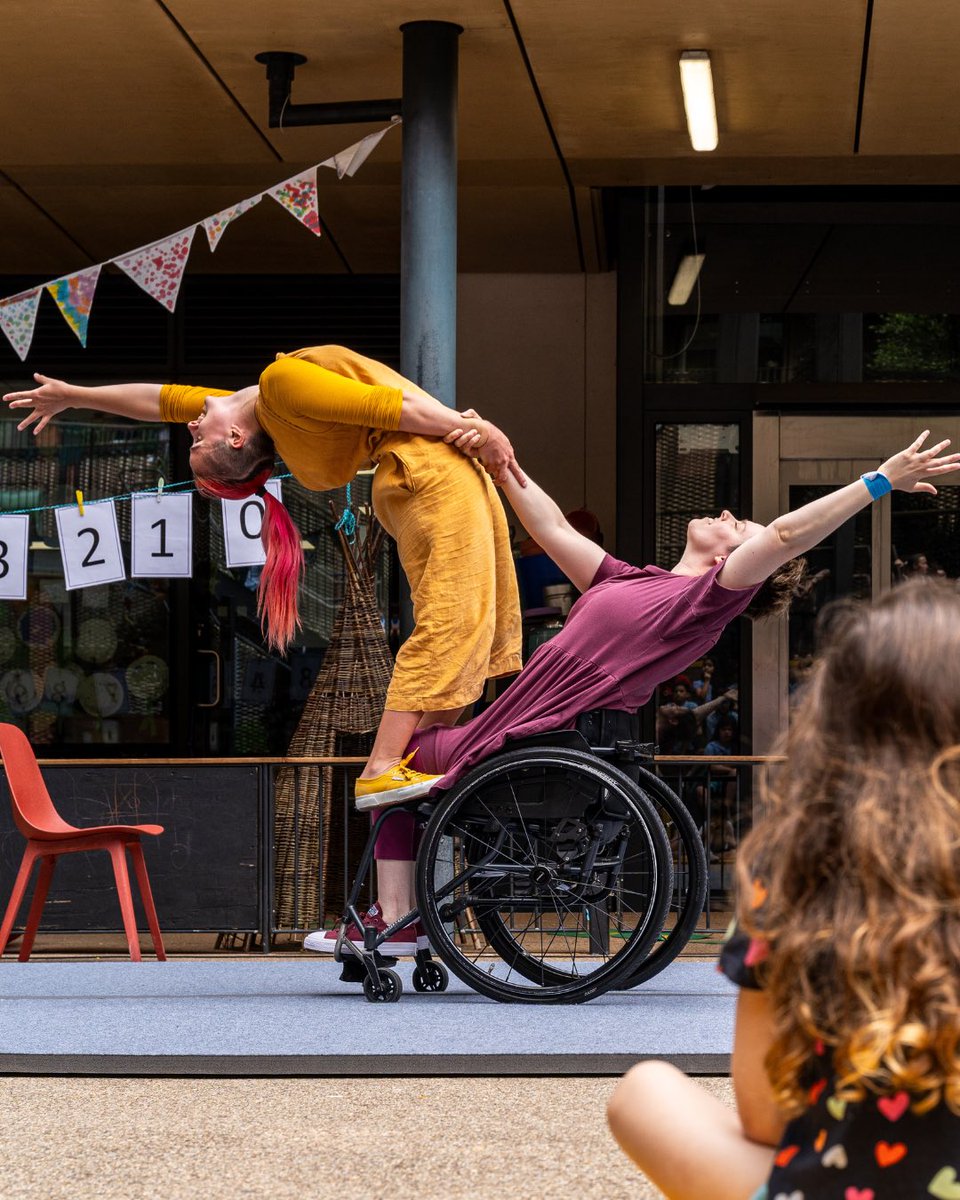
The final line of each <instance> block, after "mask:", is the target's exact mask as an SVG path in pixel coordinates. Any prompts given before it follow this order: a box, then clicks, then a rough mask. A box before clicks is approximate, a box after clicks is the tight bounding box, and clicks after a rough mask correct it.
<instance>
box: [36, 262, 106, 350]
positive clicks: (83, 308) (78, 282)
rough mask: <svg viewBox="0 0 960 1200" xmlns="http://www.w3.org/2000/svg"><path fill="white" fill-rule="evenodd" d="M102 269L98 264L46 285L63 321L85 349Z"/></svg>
mask: <svg viewBox="0 0 960 1200" xmlns="http://www.w3.org/2000/svg"><path fill="white" fill-rule="evenodd" d="M100 269H101V265H100V264H98V265H97V266H95V267H88V268H87V269H86V270H85V271H78V272H77V274H76V275H64V276H62V277H61V278H60V279H54V280H53V282H52V283H48V284H46V285H45V286H46V289H47V291H48V292H49V293H50V295H51V296H52V297H53V298H54V300H56V302H57V308H59V309H60V312H61V313H62V314H63V319H64V320H65V321H66V323H67V324H68V325H69V326H70V328H71V329H72V330H73V332H74V333H75V334H76V335H77V337H78V338H79V339H80V345H81V346H83V347H84V349H86V345H87V322H88V321H89V319H90V309H91V308H93V293H94V292H95V291H96V290H97V280H98V279H99V278H100Z"/></svg>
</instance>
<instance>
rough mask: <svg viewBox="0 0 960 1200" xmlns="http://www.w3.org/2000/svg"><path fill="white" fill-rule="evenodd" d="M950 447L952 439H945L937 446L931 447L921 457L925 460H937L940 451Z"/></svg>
mask: <svg viewBox="0 0 960 1200" xmlns="http://www.w3.org/2000/svg"><path fill="white" fill-rule="evenodd" d="M949 445H950V439H949V438H944V439H943V441H942V442H937V444H936V445H935V446H931V447H930V448H929V449H927V450H924V451H923V452H922V453H921V455H920V457H921V458H925V459H930V458H936V457H937V455H938V454H939V453H940V451H941V450H944V449H946V447H947V446H949Z"/></svg>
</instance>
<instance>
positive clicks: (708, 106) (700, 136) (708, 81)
mask: <svg viewBox="0 0 960 1200" xmlns="http://www.w3.org/2000/svg"><path fill="white" fill-rule="evenodd" d="M680 87H681V88H682V89H683V107H684V109H685V111H686V114H687V130H688V132H689V134H690V142H691V144H692V146H693V148H694V150H716V148H717V142H718V141H719V138H718V136H717V106H716V102H715V101H714V98H713V72H712V71H711V70H710V54H709V52H708V51H706V50H684V51H683V52H682V53H681V55H680Z"/></svg>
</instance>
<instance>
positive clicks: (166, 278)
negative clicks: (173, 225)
mask: <svg viewBox="0 0 960 1200" xmlns="http://www.w3.org/2000/svg"><path fill="white" fill-rule="evenodd" d="M196 232H197V227H196V225H191V227H190V228H189V229H181V230H180V232H179V233H172V234H171V235H170V236H169V237H166V238H162V239H161V240H160V241H159V242H151V243H150V245H149V246H141V247H140V248H139V250H133V251H131V253H130V254H124V255H123V256H122V257H121V258H114V259H112V260H111V261H113V262H115V263H116V264H117V266H118V267H119V268H120V270H121V271H123V273H124V274H125V275H129V276H130V278H131V279H132V280H133V282H134V283H136V284H139V286H140V287H142V288H143V290H144V291H145V292H146V293H147V294H148V295H150V296H152V297H153V298H154V300H159V301H160V303H161V304H162V305H163V307H164V308H166V309H168V310H169V311H170V312H173V310H174V309H175V308H176V307H177V296H179V294H180V284H181V283H182V282H183V272H184V270H185V269H186V266H187V259H188V258H189V257H190V247H191V245H192V244H193V235H194V234H195V233H196Z"/></svg>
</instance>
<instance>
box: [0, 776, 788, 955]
mask: <svg viewBox="0 0 960 1200" xmlns="http://www.w3.org/2000/svg"><path fill="white" fill-rule="evenodd" d="M775 761H780V760H778V759H774V758H770V757H765V756H749V755H731V756H726V757H706V756H689V757H678V756H659V757H657V759H656V760H655V770H656V773H657V774H658V775H659V776H660V777H661V778H662V779H663V781H664V782H665V783H666V784H667V785H668V786H669V787H670V788H671V789H672V790H673V791H675V792H676V793H677V795H678V796H679V797H680V799H681V801H683V803H684V804H685V805H686V807H687V808H688V810H689V811H690V812H691V813H692V814H693V816H694V819H695V821H696V823H697V824H698V826H699V828H700V830H701V836H702V837H703V839H704V843H705V847H706V850H707V857H708V861H709V887H708V891H707V901H706V905H705V908H704V913H703V916H702V918H701V923H700V928H699V929H698V935H699V934H702V935H704V936H708V937H710V938H711V939H714V938H715V937H716V936H719V935H720V934H722V933H723V931H724V929H725V928H726V926H727V924H728V922H729V919H730V916H731V914H732V909H733V888H734V880H735V862H736V852H737V846H738V845H739V843H740V841H741V840H742V838H743V836H744V835H745V834H746V832H747V831H748V830H749V828H750V826H751V825H752V822H753V814H754V809H755V805H756V798H757V797H758V795H759V776H760V773H761V772H762V771H763V770H764V768H765V766H766V765H767V764H769V763H771V762H775ZM363 762H364V759H362V758H359V757H356V758H355V757H350V758H346V757H340V758H331V757H298V758H290V757H276V758H259V759H257V758H244V759H236V758H230V759H224V758H219V759H212V758H210V759H159V758H150V759H147V758H138V759H124V760H117V759H74V760H61V759H58V760H42V761H41V766H42V767H43V769H44V772H45V773H47V772H48V771H52V772H53V774H52V776H50V778H51V779H52V778H55V777H56V774H57V773H58V771H59V770H61V769H64V768H74V769H81V768H82V769H83V770H84V771H85V772H86V771H91V772H92V771H95V772H97V776H98V778H99V775H100V773H103V776H104V777H103V780H102V781H101V783H100V786H101V787H102V789H103V791H104V792H105V793H106V792H108V791H110V789H111V788H112V789H113V792H114V793H117V795H118V797H119V798H118V800H117V803H116V805H115V811H111V813H110V819H112V820H117V821H127V820H130V819H136V820H140V821H143V820H149V819H157V818H159V823H161V824H163V823H164V820H163V817H164V814H163V813H162V812H158V813H156V814H152V813H151V811H145V810H144V809H143V807H142V804H140V802H139V801H138V802H137V803H138V804H140V806H139V807H137V808H136V811H131V812H128V811H127V810H126V809H125V807H124V800H123V795H121V794H120V792H121V791H122V789H118V788H117V786H116V782H115V781H116V779H117V778H119V774H118V773H119V772H121V771H127V772H130V771H131V770H134V771H138V772H139V771H143V772H150V771H151V770H153V769H154V768H157V767H163V768H168V769H169V771H170V773H171V774H172V775H173V778H174V781H175V780H176V778H177V776H178V775H179V774H180V772H182V773H183V780H184V788H183V794H182V795H181V797H180V802H181V803H190V802H191V800H190V796H193V797H194V800H193V803H195V804H196V805H198V806H201V807H202V804H203V788H202V785H199V784H198V779H200V778H202V776H201V775H198V771H197V768H205V767H247V768H252V769H253V776H252V777H251V780H250V786H249V787H248V788H247V789H246V790H245V791H244V792H243V793H242V794H238V795H237V797H236V800H237V804H238V805H240V806H241V808H240V809H238V816H239V815H240V813H241V811H242V813H243V815H244V817H245V819H247V820H248V821H252V820H253V819H255V821H256V831H257V832H256V838H257V853H256V889H257V902H256V911H257V918H256V920H255V921H246V922H244V923H243V925H242V927H241V926H239V925H228V926H227V927H225V928H221V927H218V926H211V925H210V924H209V923H205V921H204V914H203V912H202V911H198V912H197V913H196V920H194V921H193V922H192V924H190V928H191V929H192V930H194V931H203V930H206V931H211V932H216V933H218V934H219V935H220V936H219V937H218V939H217V943H218V945H223V946H228V945H236V944H237V940H236V939H237V938H240V939H241V942H240V944H241V945H243V946H245V947H248V948H250V947H257V948H259V949H260V950H262V951H263V952H269V951H270V950H271V949H273V948H275V947H277V946H278V945H283V944H284V943H286V944H296V943H298V942H299V940H300V938H301V937H302V935H303V934H304V933H305V932H307V931H308V930H310V929H314V928H317V927H318V924H323V923H324V917H325V916H326V915H327V914H330V916H331V918H332V915H333V914H337V913H339V912H340V911H341V910H342V909H343V907H344V905H345V901H346V896H347V892H348V889H349V887H350V884H351V883H352V874H353V869H354V866H353V864H355V863H356V862H357V861H358V860H359V857H360V854H361V853H362V850H363V846H364V843H365V841H366V836H367V831H368V828H369V826H368V821H367V818H366V817H364V816H361V815H360V814H357V813H356V811H355V809H354V805H353V782H354V779H355V778H356V776H357V774H358V773H359V770H360V768H361V766H362V764H363ZM111 772H112V773H113V775H112V776H111ZM281 773H283V774H281ZM174 786H175V783H174ZM191 788H192V789H193V791H192V792H191V791H190V789H191ZM133 792H134V793H135V792H136V788H134V789H133ZM278 798H279V800H280V803H279V804H278ZM250 806H255V809H256V813H255V815H254V814H253V813H251V812H250ZM15 836H18V835H15ZM161 840H162V839H161ZM7 857H8V858H9V857H10V855H9V854H8V855H7ZM278 862H279V863H280V865H281V869H278ZM324 863H326V867H327V869H326V870H324V869H323V865H324ZM250 865H251V866H252V865H253V864H250ZM11 882H12V876H11ZM4 890H6V889H4ZM373 896H374V892H373V882H372V881H370V884H369V890H368V892H367V893H366V894H365V897H364V899H365V900H372V899H373ZM281 914H283V915H282V917H281ZM188 923H189V922H188ZM161 924H163V914H162V913H161ZM326 924H328V925H329V924H330V920H329V919H328V920H327V921H326ZM84 932H90V930H84Z"/></svg>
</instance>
